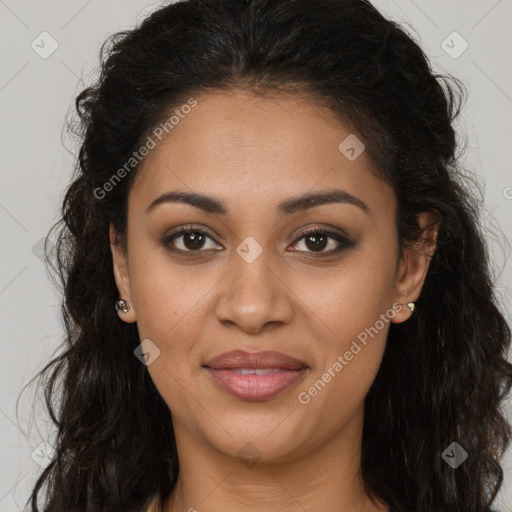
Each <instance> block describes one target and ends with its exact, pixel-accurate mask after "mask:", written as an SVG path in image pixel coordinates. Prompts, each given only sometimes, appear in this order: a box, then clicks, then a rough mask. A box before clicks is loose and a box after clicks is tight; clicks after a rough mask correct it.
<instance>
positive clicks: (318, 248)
mask: <svg viewBox="0 0 512 512" xmlns="http://www.w3.org/2000/svg"><path fill="white" fill-rule="evenodd" d="M301 240H304V246H305V247H306V251H302V250H299V252H309V253H312V255H314V256H323V255H330V254H335V253H338V252H340V251H342V250H343V249H347V248H349V247H352V246H353V245H354V244H353V243H352V242H351V241H350V240H349V239H348V238H347V237H345V236H343V235H340V234H339V233H334V232H332V231H326V230H321V229H309V230H307V231H305V232H303V233H302V235H301V236H300V238H298V239H297V241H296V242H295V243H294V246H297V244H298V242H300V241H301ZM330 240H334V242H331V243H330V244H329V241H330ZM329 245H331V248H330V249H329V250H327V251H325V250H324V249H326V248H327V247H328V246H329Z"/></svg>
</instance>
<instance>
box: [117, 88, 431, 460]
mask: <svg viewBox="0 0 512 512" xmlns="http://www.w3.org/2000/svg"><path fill="white" fill-rule="evenodd" d="M195 99H196V101H197V105H196V106H194V107H193V108H192V109H191V110H190V112H189V113H187V114H186V115H183V117H182V118H181V119H180V120H179V123H178V124H177V125H175V127H174V129H173V130H172V131H171V132H170V133H169V135H168V136H167V137H166V138H163V139H162V141H161V142H160V143H158V144H157V145H156V147H154V148H153V149H151V151H150V153H149V154H148V155H147V157H146V159H145V160H144V161H143V163H142V165H141V167H140V169H139V171H138V174H137V177H136V180H135V181H134V183H133V185H132V187H131V189H130V193H129V198H128V224H127V226H128V227H127V234H128V238H127V239H128V242H127V252H126V253H124V252H123V251H122V250H121V248H120V247H118V246H117V245H116V243H115V233H114V230H113V228H111V242H112V245H111V246H112V252H113V258H114V265H115V274H116V281H117V285H118V289H119V294H120V296H121V297H122V298H124V299H125V300H127V301H128V303H129V304H130V307H131V309H130V311H129V312H128V313H126V314H122V313H120V318H121V319H122V320H123V321H126V322H135V321H136V322H137V326H138V331H139V334H140V339H141V341H142V340H150V343H149V344H148V342H147V341H145V342H144V343H146V345H145V347H146V349H147V351H149V352H150V353H151V354H152V355H151V356H150V357H151V359H150V361H151V363H150V364H148V371H149V373H150V376H151V378H152V379H153V381H154V383H155V385H156V387H157V388H158V390H159V392H160V393H161V395H162V397H163V399H164V400H165V402H166V403H167V404H168V406H169V408H170V410H171V412H172V415H173V426H174V430H175V435H176V438H177V440H178V443H179V442H180V439H184V438H185V437H186V438H188V439H194V440H195V441H196V442H197V443H201V444H203V445H205V446H209V447H213V448H215V449H216V450H217V451H220V452H222V453H224V454H227V455H232V456H237V455H238V454H239V453H240V451H241V450H243V449H244V447H247V446H248V444H247V443H252V445H251V446H252V447H254V448H252V449H254V450H257V452H258V457H260V458H261V459H262V460H268V461H284V460H286V459H288V458H291V457H295V456H298V455H300V454H303V453H306V452H308V451H311V450H314V449H315V448H317V447H319V446H320V445H322V444H325V443H326V442H328V441H329V440H333V439H335V438H336V437H337V436H339V435H340V433H341V432H348V431H349V426H350V425H358V429H359V430H360V427H361V424H360V420H362V412H363V404H364V399H365V396H366V394H367V393H368V391H369V388H370V386H371V384H372V382H373V380H374V379H375V376H376V374H377V371H378V369H379V365H380V362H381V359H382V356H383V351H384V348H385V343H386V335H387V332H388V329H389V324H390V322H403V321H406V320H407V319H408V318H409V317H410V315H411V313H410V312H409V311H408V309H407V308H406V307H403V309H401V310H398V307H397V306H396V304H397V303H403V304H405V303H407V302H411V301H414V300H416V299H417V298H418V296H419V294H420V291H421V286H422V284H423V281H424V278H425V274H426V271H427V266H428V261H429V258H428V256H420V255H419V254H418V253H416V252H407V253H406V257H405V258H404V259H403V260H401V261H399V260H398V255H397V232H396V227H395V212H396V200H395V195H394V192H393V190H392V189H391V188H390V187H389V186H388V185H386V184H385V183H384V182H383V181H381V180H380V179H378V178H377V177H376V176H375V175H374V174H373V173H372V172H371V163H370V160H369V157H368V155H367V153H366V152H365V151H364V150H363V151H362V152H360V150H361V149H362V146H361V145H360V142H358V141H357V139H354V134H352V133H351V131H350V130H349V129H347V128H346V127H344V126H343V125H341V124H340V123H339V122H337V121H336V120H335V119H334V118H333V117H332V116H331V114H330V112H329V111H328V110H324V109H323V108H322V107H320V106H317V105H315V104H314V103H313V102H312V100H308V99H306V98H305V97H301V96H291V95H290V96H279V97H278V96H272V97H266V98H264V99H262V98H256V97H254V96H252V95H251V94H250V93H247V92H238V91H237V92H232V93H226V92H222V93H209V94H204V95H202V96H196V97H195ZM347 137H351V138H349V139H348V140H347ZM344 141H345V142H344ZM340 144H341V149H340ZM350 147H353V148H354V151H351V150H350ZM358 153H360V154H359V155H358ZM169 193H175V194H176V193H180V194H196V195H198V196H199V195H200V196H207V198H204V199H202V200H197V197H196V196H191V195H190V196H189V199H190V198H192V199H190V200H189V201H187V200H186V198H184V196H181V200H179V197H177V196H176V195H175V196H171V195H169ZM166 194H167V196H166ZM311 194H320V195H319V196H317V198H316V200H314V198H313V199H312V200H310V201H307V200H306V201H304V200H300V198H304V197H305V196H308V195H311ZM194 197H195V199H194ZM194 202H195V205H193V204H191V203H194ZM427 220H428V219H427V216H425V215H424V216H422V217H421V218H420V223H423V222H424V221H425V222H426V221H427ZM180 228H184V229H185V232H184V233H179V232H178V231H179V229H180ZM308 231H309V234H308ZM394 304H395V307H393V305H394ZM232 350H242V351H245V352H247V353H249V354H253V353H257V352H260V351H274V352H278V353H280V354H284V355H285V356H289V357H290V358H294V361H295V360H296V361H298V362H299V363H298V364H297V366H295V367H294V366H293V365H289V364H288V365H286V364H285V362H283V360H282V359H281V360H280V359H279V358H277V359H272V358H271V360H259V362H260V363H261V364H260V366H261V367H263V368H270V367H272V368H273V369H272V370H271V371H267V372H265V371H262V372H259V373H261V374H262V375H257V374H252V375H242V374H241V373H240V370H234V369H233V367H237V365H236V364H235V363H236V362H237V361H238V363H239V364H238V368H240V367H243V368H247V369H250V368H253V367H252V366H251V362H250V361H241V362H240V361H239V360H237V359H236V358H235V360H234V361H235V363H233V359H230V360H229V361H227V362H226V361H224V362H221V363H219V368H224V369H223V370H219V368H217V369H211V367H210V368H208V367H207V366H208V364H207V363H211V361H212V359H213V358H215V357H216V356H219V355H221V354H223V353H226V352H229V351H232ZM230 362H231V369H226V365H227V366H230V365H229V363H230ZM253 362H254V361H253ZM288 362H289V361H288ZM211 364H213V363H211ZM256 366H257V365H256ZM251 371H252V370H251ZM358 422H359V423H358ZM178 449H179V448H178Z"/></svg>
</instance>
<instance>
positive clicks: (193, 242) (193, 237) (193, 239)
mask: <svg viewBox="0 0 512 512" xmlns="http://www.w3.org/2000/svg"><path fill="white" fill-rule="evenodd" d="M202 237H203V235H202V234H201V233H196V232H195V231H191V232H190V233H189V234H188V235H187V236H185V240H184V243H185V246H186V247H187V249H195V248H197V247H198V246H199V245H200V243H201V242H202V240H201V239H202ZM189 243H190V246H189Z"/></svg>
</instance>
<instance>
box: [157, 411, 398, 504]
mask: <svg viewBox="0 0 512 512" xmlns="http://www.w3.org/2000/svg"><path fill="white" fill-rule="evenodd" d="M362 419H363V415H362V411H360V414H356V415H355V416H354V417H353V418H352V420H351V421H350V422H349V423H347V424H346V425H345V428H344V429H343V431H342V432H339V433H338V434H337V435H336V436H334V437H332V438H331V439H329V441H328V442H325V443H324V444H323V445H321V446H317V445H315V446H311V447H309V448H305V447H304V446H303V447H301V453H300V454H290V455H289V458H288V459H287V460H280V461H269V460H265V459H264V458H263V457H262V458H261V459H260V460H252V461H251V460H250V459H249V460H245V461H243V460H240V459H239V458H236V457H231V456H229V455H226V454H225V453H221V452H219V451H218V450H217V449H215V447H213V446H212V445H211V444H208V443H205V442H204V441H203V442H199V441H198V440H197V439H193V438H192V437H191V435H190V433H189V432H188V431H187V429H185V428H183V427H182V426H180V425H179V424H175V426H174V427H175V437H176V443H177V448H178V453H179V455H180V471H179V476H178V480H177V482H176V485H175V487H174V490H173V492H172V494H171V495H170V496H169V497H168V498H167V500H166V501H165V503H164V505H163V509H162V510H163V511H164V512H184V511H186V512H196V511H197V512H203V511H208V512H235V511H236V512H249V511H250V512H277V511H279V512H298V511H304V510H324V511H326V512H386V511H388V510H389V509H388V507H387V506H386V505H385V504H383V503H382V502H378V501H377V500H376V501H375V502H373V501H372V500H371V499H370V497H369V496H368V495H367V494H366V493H365V490H364V485H363V481H362V478H361V474H360V459H361V435H362V426H363V425H362ZM248 451H249V452H250V449H248Z"/></svg>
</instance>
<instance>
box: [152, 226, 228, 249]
mask: <svg viewBox="0 0 512 512" xmlns="http://www.w3.org/2000/svg"><path fill="white" fill-rule="evenodd" d="M180 239H181V240H180ZM208 239H209V240H211V241H212V242H213V244H212V247H205V245H207V244H206V242H207V241H208ZM162 244H163V245H164V246H165V247H166V248H167V249H169V250H170V251H177V252H179V251H181V252H200V251H201V249H215V248H217V247H218V245H217V244H216V243H215V242H214V240H213V239H212V238H211V237H210V236H209V235H208V234H207V233H205V232H204V231H202V230H200V229H194V228H188V227H182V228H180V229H179V230H178V231H176V232H175V233H172V234H170V235H167V236H166V237H164V239H163V240H162Z"/></svg>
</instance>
